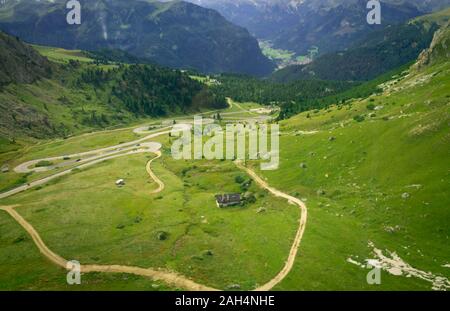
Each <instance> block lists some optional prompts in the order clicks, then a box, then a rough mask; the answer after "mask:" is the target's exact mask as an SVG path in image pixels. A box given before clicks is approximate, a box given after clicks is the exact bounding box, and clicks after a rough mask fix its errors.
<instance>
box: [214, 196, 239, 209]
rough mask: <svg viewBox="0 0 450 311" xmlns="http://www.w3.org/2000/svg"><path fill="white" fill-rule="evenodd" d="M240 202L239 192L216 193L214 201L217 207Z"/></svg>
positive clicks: (234, 204)
mask: <svg viewBox="0 0 450 311" xmlns="http://www.w3.org/2000/svg"><path fill="white" fill-rule="evenodd" d="M241 202H242V198H241V194H240V193H231V194H218V195H216V203H217V206H218V207H219V208H223V207H228V206H236V205H240V204H241Z"/></svg>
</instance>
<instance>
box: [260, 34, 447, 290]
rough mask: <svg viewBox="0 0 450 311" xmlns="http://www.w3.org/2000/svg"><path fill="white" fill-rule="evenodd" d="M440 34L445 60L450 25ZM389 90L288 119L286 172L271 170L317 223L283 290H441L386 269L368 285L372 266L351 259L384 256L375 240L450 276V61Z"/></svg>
mask: <svg viewBox="0 0 450 311" xmlns="http://www.w3.org/2000/svg"><path fill="white" fill-rule="evenodd" d="M436 38H437V39H436V41H435V43H434V45H433V46H432V48H431V49H430V50H429V51H428V53H429V55H435V53H437V55H441V52H442V50H441V46H442V44H446V43H445V42H448V41H447V40H448V38H449V36H448V28H447V29H445V30H443V31H442V33H441V35H439V34H438V35H437V37H436ZM446 51H448V49H447V50H446ZM436 59H438V58H436ZM383 88H384V91H383V93H381V94H378V95H373V96H371V97H369V98H366V99H363V100H354V101H352V102H351V103H350V104H347V105H339V106H332V107H330V108H329V109H325V110H320V111H319V110H317V111H315V112H305V113H302V114H299V115H298V116H295V117H293V118H291V119H289V120H286V121H282V122H281V127H282V131H283V135H282V137H281V148H282V150H281V167H280V169H279V170H278V171H273V172H261V174H263V175H264V176H266V177H267V178H268V181H269V182H270V183H271V184H273V185H274V186H275V187H277V188H279V189H284V190H285V191H288V192H289V193H291V194H293V195H296V196H298V197H299V198H304V199H306V200H307V205H308V207H309V218H308V219H309V220H308V224H307V229H306V233H305V237H304V241H303V243H302V246H301V248H300V253H299V255H298V258H297V261H296V264H295V268H294V270H293V271H292V273H291V274H290V275H289V276H288V277H287V278H286V279H285V280H284V281H283V282H282V283H281V284H280V285H279V286H278V287H277V289H283V290H315V289H321V290H337V289H339V290H430V289H431V288H432V287H433V285H432V284H431V283H430V282H426V281H424V280H421V279H419V278H416V277H413V276H410V277H408V276H407V274H406V273H404V274H403V275H402V276H394V275H392V274H390V273H388V272H386V271H383V272H382V283H381V285H375V286H373V285H368V284H367V282H366V275H367V273H368V272H369V270H367V269H363V268H361V267H358V266H357V265H354V264H352V263H349V262H348V260H349V259H351V260H354V261H357V262H360V263H363V264H365V261H364V260H365V259H373V258H376V256H375V254H374V250H373V248H372V247H370V246H369V242H373V244H374V245H375V247H376V248H378V249H381V250H382V251H383V252H384V254H385V255H389V253H388V251H390V252H395V253H396V254H397V255H398V256H400V257H401V258H402V259H403V260H404V261H405V262H406V263H408V264H409V265H411V266H412V267H414V268H416V269H419V270H421V271H425V272H431V273H433V274H435V275H436V276H442V277H447V279H448V278H449V277H450V271H449V268H448V263H449V259H450V250H449V248H448V243H449V236H450V231H449V220H450V210H449V209H448V206H449V205H450V194H449V188H448V185H449V181H450V176H449V171H448V159H449V155H450V154H449V149H448V145H449V142H450V134H449V121H450V119H449V115H450V114H449V113H450V63H449V62H448V58H441V61H437V62H435V63H432V64H429V65H425V66H422V67H420V69H417V68H416V67H412V68H411V70H410V71H409V74H407V75H404V76H402V77H397V78H396V79H394V80H392V81H391V82H388V83H385V84H384V85H383ZM311 131H313V132H311ZM315 131H317V132H315ZM305 133H306V134H305ZM301 163H304V164H305V165H303V167H304V168H302V167H301ZM305 166H306V167H305ZM391 257H392V256H391ZM446 265H447V267H446Z"/></svg>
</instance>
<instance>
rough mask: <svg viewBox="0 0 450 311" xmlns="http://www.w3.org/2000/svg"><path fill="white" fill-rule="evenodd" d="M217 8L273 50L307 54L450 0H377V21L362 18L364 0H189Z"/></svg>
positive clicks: (340, 45) (337, 45) (326, 49)
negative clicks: (370, 22)
mask: <svg viewBox="0 0 450 311" xmlns="http://www.w3.org/2000/svg"><path fill="white" fill-rule="evenodd" d="M189 1H191V2H194V3H197V4H199V5H202V6H205V7H210V8H213V9H216V10H218V11H219V12H220V13H221V14H222V15H224V16H225V17H226V18H227V19H229V20H230V21H232V22H233V23H235V24H237V25H241V26H243V27H246V28H247V29H248V30H249V31H250V32H251V33H253V34H254V35H255V36H257V37H258V38H259V39H265V40H270V41H272V43H273V44H274V46H275V47H276V48H283V49H288V50H292V51H295V52H297V53H299V54H305V53H307V51H308V49H310V48H311V47H312V46H317V47H318V48H319V52H320V53H325V52H330V51H337V50H342V49H345V48H347V47H348V46H349V45H350V44H351V43H353V42H355V41H357V40H359V39H361V38H363V37H364V36H365V35H367V33H369V32H371V31H375V30H380V29H381V28H383V27H384V26H386V25H387V24H396V23H401V22H404V21H406V20H408V19H410V18H413V17H416V16H419V15H422V14H425V13H427V12H431V11H435V10H438V9H441V8H444V7H447V6H449V5H450V0H381V2H382V25H381V26H371V25H368V24H367V22H366V16H367V12H368V10H367V8H366V4H367V1H365V0H189Z"/></svg>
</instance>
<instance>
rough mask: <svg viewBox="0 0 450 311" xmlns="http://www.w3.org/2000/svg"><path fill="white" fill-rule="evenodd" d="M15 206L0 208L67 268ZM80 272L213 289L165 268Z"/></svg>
mask: <svg viewBox="0 0 450 311" xmlns="http://www.w3.org/2000/svg"><path fill="white" fill-rule="evenodd" d="M15 207H17V206H4V207H0V210H3V211H5V212H7V213H8V214H9V215H10V216H11V217H12V218H14V220H16V221H17V222H18V223H19V224H20V225H21V226H22V227H23V228H24V229H25V230H26V231H27V232H28V234H29V235H30V236H31V238H32V239H33V241H34V243H35V244H36V246H37V248H38V249H39V251H40V252H41V253H42V254H43V255H44V256H45V257H47V258H48V259H49V260H50V261H51V262H53V263H54V264H56V265H57V266H59V267H61V268H63V269H67V263H68V261H67V260H66V259H64V258H62V257H61V256H59V255H58V254H55V253H54V252H53V251H51V250H50V249H49V248H48V247H47V245H46V244H45V243H44V241H43V240H42V238H41V237H40V235H39V233H37V231H36V230H35V229H34V227H33V226H32V225H31V224H30V223H29V222H27V221H26V220H25V219H24V218H23V217H22V216H21V215H20V214H19V213H17V212H16V211H15V209H14V208H15ZM80 268H81V272H82V273H89V272H106V273H129V274H134V275H139V276H145V277H150V278H152V279H154V280H156V281H164V282H166V283H168V284H170V285H173V286H176V287H180V288H186V289H189V290H192V291H213V290H215V289H214V288H211V287H208V286H204V285H201V284H198V283H195V282H194V281H191V280H189V279H188V278H187V277H185V276H183V275H180V274H177V273H175V272H171V271H167V270H156V269H151V268H140V267H132V266H122V265H81V267H80Z"/></svg>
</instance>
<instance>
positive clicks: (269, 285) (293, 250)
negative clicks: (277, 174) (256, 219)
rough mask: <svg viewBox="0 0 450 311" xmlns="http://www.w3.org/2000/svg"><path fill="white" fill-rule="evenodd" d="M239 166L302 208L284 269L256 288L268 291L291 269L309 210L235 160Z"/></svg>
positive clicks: (275, 192)
mask: <svg viewBox="0 0 450 311" xmlns="http://www.w3.org/2000/svg"><path fill="white" fill-rule="evenodd" d="M235 163H236V165H237V167H239V168H240V169H242V170H244V171H245V172H247V174H248V175H250V176H251V177H252V178H253V180H254V181H255V182H256V183H257V184H258V185H260V186H261V187H262V188H264V189H266V190H267V191H269V192H270V193H272V194H273V195H274V196H276V197H280V198H284V199H286V200H288V201H289V202H290V203H293V204H295V205H297V206H298V207H299V208H300V212H301V215H300V220H299V227H298V230H297V234H296V235H295V238H294V242H293V243H292V246H291V250H290V251H289V255H288V258H287V260H286V263H285V265H284V267H283V269H282V270H281V271H280V272H279V273H278V274H277V275H276V276H275V277H274V278H273V279H271V280H270V281H269V282H267V283H266V284H264V285H262V286H260V287H258V288H256V289H255V291H268V290H271V289H272V288H273V287H275V285H277V284H278V283H280V282H281V281H282V280H283V279H284V278H285V277H286V276H287V275H288V274H289V272H290V271H291V269H292V267H293V265H294V262H295V258H296V257H297V252H298V248H299V246H300V242H301V241H302V237H303V233H304V232H305V228H306V220H307V218H308V210H307V208H306V205H305V203H303V201H301V200H299V199H297V198H295V197H293V196H290V195H288V194H287V193H284V192H281V191H279V190H277V189H275V188H272V187H270V186H269V185H268V184H267V182H265V181H264V180H263V179H262V178H261V177H259V176H258V175H257V174H256V173H255V172H254V171H252V170H251V169H249V168H248V167H245V166H243V165H242V164H241V163H240V162H235Z"/></svg>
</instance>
